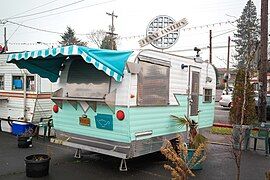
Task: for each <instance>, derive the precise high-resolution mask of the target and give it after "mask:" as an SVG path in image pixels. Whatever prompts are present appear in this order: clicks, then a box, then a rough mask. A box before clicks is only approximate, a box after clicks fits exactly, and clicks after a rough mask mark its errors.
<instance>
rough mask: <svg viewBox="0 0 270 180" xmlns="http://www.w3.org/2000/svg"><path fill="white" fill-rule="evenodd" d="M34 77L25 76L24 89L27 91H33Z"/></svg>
mask: <svg viewBox="0 0 270 180" xmlns="http://www.w3.org/2000/svg"><path fill="white" fill-rule="evenodd" d="M35 86H36V85H35V77H34V76H27V77H26V90H27V91H35V90H36V87H35Z"/></svg>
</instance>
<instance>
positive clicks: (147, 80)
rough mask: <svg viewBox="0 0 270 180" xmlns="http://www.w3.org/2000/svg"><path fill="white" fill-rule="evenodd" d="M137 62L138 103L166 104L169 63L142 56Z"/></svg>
mask: <svg viewBox="0 0 270 180" xmlns="http://www.w3.org/2000/svg"><path fill="white" fill-rule="evenodd" d="M139 64H140V65H141V71H140V73H139V74H138V99H137V102H138V105H139V106H150V105H168V104H169V76H170V64H169V63H168V62H161V61H158V60H155V59H144V58H140V61H139Z"/></svg>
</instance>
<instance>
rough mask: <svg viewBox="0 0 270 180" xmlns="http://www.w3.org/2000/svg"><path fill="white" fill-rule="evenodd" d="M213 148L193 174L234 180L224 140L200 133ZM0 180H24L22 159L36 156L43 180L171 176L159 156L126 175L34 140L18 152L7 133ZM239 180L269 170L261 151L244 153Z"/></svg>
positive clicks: (137, 162) (109, 164) (0, 137)
mask: <svg viewBox="0 0 270 180" xmlns="http://www.w3.org/2000/svg"><path fill="white" fill-rule="evenodd" d="M202 133H203V134H204V135H205V136H207V137H208V139H209V140H210V141H211V142H213V144H209V145H208V149H207V159H206V161H205V162H204V165H203V169H202V170H200V171H196V172H195V174H196V177H194V178H192V179H201V180H223V179H224V180H230V179H235V174H236V168H235V163H234V159H232V156H231V154H230V149H231V148H230V146H226V145H224V143H225V144H226V142H228V137H227V136H222V135H214V134H211V133H210V130H209V129H207V130H204V131H203V132H202ZM0 143H1V144H0V179H3V180H21V179H22V180H24V179H33V178H28V177H26V173H25V163H24V158H25V157H26V156H28V155H31V154H35V153H46V154H49V155H50V156H51V158H52V159H51V163H50V171H49V175H48V176H46V177H43V178H35V179H45V180H58V179H59V180H62V179H64V180H69V179H70V180H73V179H78V180H89V179H99V180H100V179H101V180H102V179H106V180H108V179H146V180H147V179H149V180H150V179H155V180H156V179H170V177H171V176H170V173H169V172H168V171H166V170H164V168H163V164H164V163H166V160H165V159H164V158H163V156H162V155H161V154H160V153H154V154H150V155H146V156H141V157H138V158H134V159H130V160H127V166H128V171H127V172H120V171H119V165H120V159H118V158H113V157H110V156H105V155H101V154H96V153H90V152H84V157H83V158H82V159H81V160H76V159H74V158H73V156H74V152H75V149H73V148H68V147H65V146H62V145H58V144H53V143H50V142H44V141H43V140H42V139H35V138H34V139H33V147H32V148H26V149H22V148H18V147H17V138H16V137H15V136H13V135H11V134H9V133H5V132H0ZM241 169H242V174H241V176H242V179H244V180H259V179H262V180H263V179H264V173H265V172H266V171H268V170H270V159H269V157H267V156H265V154H264V151H260V150H259V151H252V150H250V151H245V152H244V153H243V159H242V167H241Z"/></svg>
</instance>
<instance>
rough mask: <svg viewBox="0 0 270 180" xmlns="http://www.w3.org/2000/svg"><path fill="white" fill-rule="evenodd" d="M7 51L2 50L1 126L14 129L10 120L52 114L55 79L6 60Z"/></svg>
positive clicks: (29, 118)
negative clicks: (9, 123)
mask: <svg viewBox="0 0 270 180" xmlns="http://www.w3.org/2000/svg"><path fill="white" fill-rule="evenodd" d="M8 55H9V54H0V120H2V121H1V128H2V130H3V131H7V132H11V131H12V128H11V126H10V125H8V120H10V121H13V120H15V121H20V120H23V121H25V120H27V121H28V122H39V121H40V118H46V117H49V116H51V114H52V113H51V106H52V101H51V90H52V89H51V88H52V83H51V82H50V81H49V80H48V79H44V78H40V77H39V76H38V75H37V74H31V73H29V72H28V71H27V70H24V69H19V68H18V67H17V66H16V65H15V64H11V63H6V60H7V57H8ZM24 87H26V88H24Z"/></svg>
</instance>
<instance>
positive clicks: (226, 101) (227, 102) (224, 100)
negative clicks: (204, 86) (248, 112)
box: [219, 92, 270, 121]
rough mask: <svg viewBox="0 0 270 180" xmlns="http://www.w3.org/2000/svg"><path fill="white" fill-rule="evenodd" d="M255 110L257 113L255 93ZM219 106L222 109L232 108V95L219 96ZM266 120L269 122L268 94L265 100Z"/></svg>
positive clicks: (269, 101) (269, 99) (269, 104)
mask: <svg viewBox="0 0 270 180" xmlns="http://www.w3.org/2000/svg"><path fill="white" fill-rule="evenodd" d="M254 99H255V108H256V112H257V113H258V92H255V97H254ZM219 104H220V105H221V106H223V107H231V106H232V94H229V95H221V99H220V101H219ZM266 119H267V121H270V94H267V98H266Z"/></svg>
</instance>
